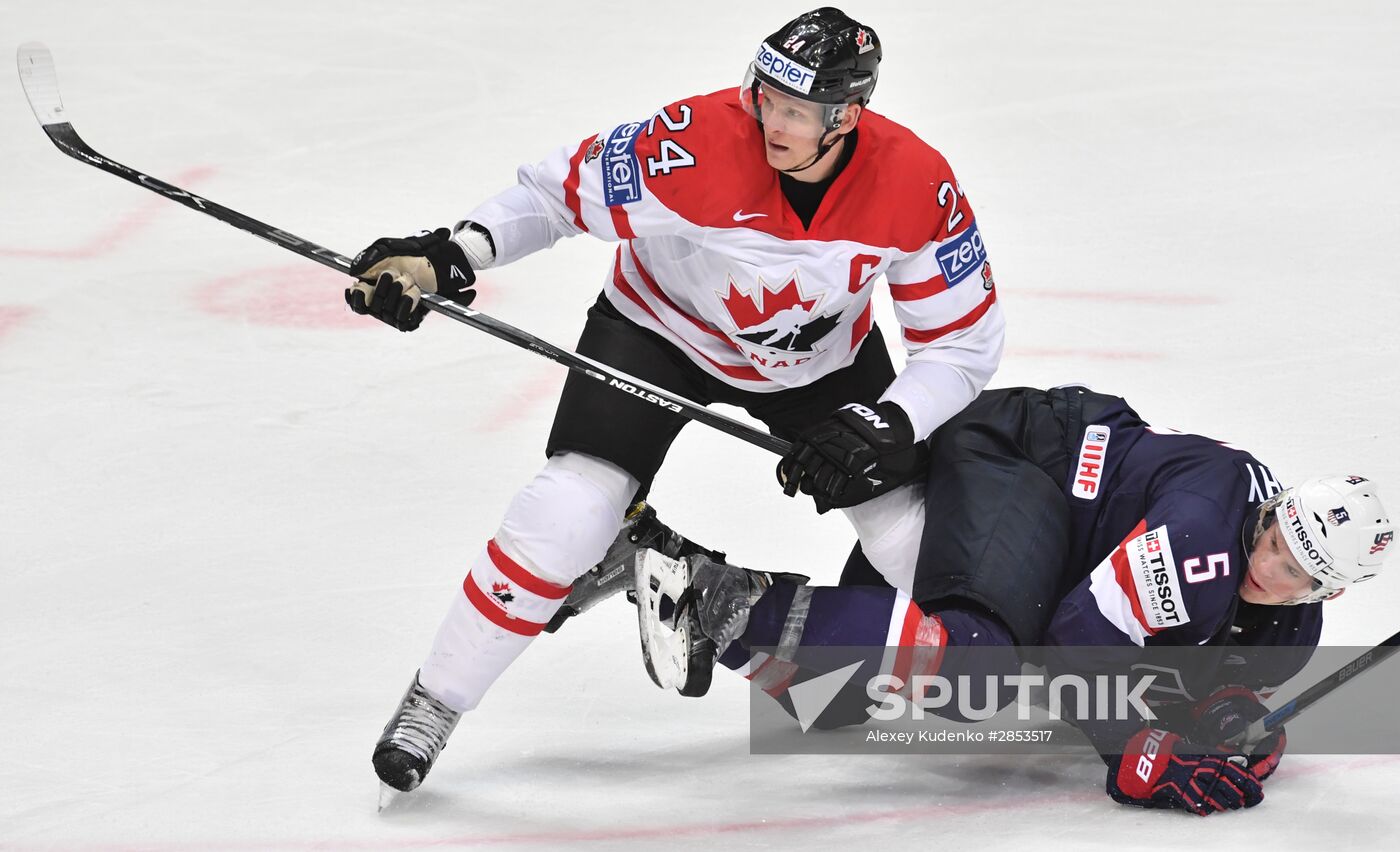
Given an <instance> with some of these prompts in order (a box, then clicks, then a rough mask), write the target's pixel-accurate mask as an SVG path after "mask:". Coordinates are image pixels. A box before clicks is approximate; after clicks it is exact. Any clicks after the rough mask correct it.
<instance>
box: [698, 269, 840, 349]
mask: <svg viewBox="0 0 1400 852" xmlns="http://www.w3.org/2000/svg"><path fill="white" fill-rule="evenodd" d="M717 295H719V297H720V300H721V301H722V302H723V303H724V309H725V310H726V311H728V312H729V317H730V319H732V320H734V325H735V327H736V328H737V329H738V331H737V333H736V334H735V335H734V336H735V337H737V338H739V339H740V340H744V341H747V342H749V343H752V344H754V345H756V346H762V347H764V348H767V349H774V350H777V351H779V352H800V353H803V354H806V355H811V354H814V353H815V352H816V344H817V341H819V340H821V339H822V338H823V337H825V336H826V335H827V334H829V333H830V332H831V330H832V329H833V328H835V327H836V324H837V323H838V322H840V320H841V315H840V313H837V314H834V315H832V316H814V313H815V310H814V309H815V308H816V306H817V304H818V303H820V302H821V296H814V297H813V298H811V299H804V298H802V289H801V287H800V285H799V284H798V282H797V273H796V272H795V271H794V272H793V274H792V276H791V277H789V278H788V280H787V282H786V283H785V284H783V285H782V286H781V287H779V288H777V289H776V290H775V289H773V288H772V287H769V286H768V284H767V283H766V282H764V280H763V278H762V277H761V276H760V277H759V278H758V286H757V287H756V288H754V293H753V295H752V296H750V295H749V294H748V293H745V292H743V291H742V290H740V289H739V288H738V286H737V285H736V284H735V283H734V279H733V277H730V279H729V288H728V290H727V291H726V292H724V293H719V294H717ZM755 360H761V359H757V358H755ZM774 366H787V364H785V363H783V364H775V365H774Z"/></svg>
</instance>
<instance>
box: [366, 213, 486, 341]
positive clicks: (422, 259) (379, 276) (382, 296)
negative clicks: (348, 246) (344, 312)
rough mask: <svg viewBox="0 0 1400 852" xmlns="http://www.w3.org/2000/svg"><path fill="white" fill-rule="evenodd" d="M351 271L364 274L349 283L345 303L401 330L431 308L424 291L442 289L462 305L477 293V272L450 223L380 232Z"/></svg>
mask: <svg viewBox="0 0 1400 852" xmlns="http://www.w3.org/2000/svg"><path fill="white" fill-rule="evenodd" d="M474 227H475V226H474ZM350 274H351V275H354V276H355V277H356V278H359V279H360V280H359V281H357V282H355V283H354V284H352V285H351V286H350V287H349V288H348V289H346V291H345V304H347V305H349V306H350V309H351V310H352V311H354V312H355V313H357V314H369V315H370V316H372V317H375V318H376V319H379V320H381V321H383V322H386V323H388V324H389V325H392V326H393V327H394V328H397V329H398V330H399V331H413V330H414V329H416V328H417V327H418V326H419V325H421V324H422V322H423V317H424V316H426V315H427V313H428V306H427V305H424V304H422V303H421V298H422V295H423V294H424V293H437V294H438V295H439V296H442V297H443V298H446V299H451V300H452V301H454V302H456V303H458V304H459V305H462V306H463V307H466V306H467V305H470V304H471V303H472V299H474V298H476V291H475V290H473V289H472V285H473V284H475V283H476V273H475V272H474V271H473V270H472V267H471V264H470V263H468V262H467V255H466V252H464V251H462V247H461V246H459V245H457V243H456V242H454V241H453V240H452V233H451V232H450V231H448V230H447V229H446V228H438V229H437V230H436V231H432V232H431V233H429V232H424V233H421V234H417V235H415V236H412V237H380V238H379V239H377V240H375V241H374V242H373V243H371V244H370V246H369V248H367V249H365V250H364V251H362V252H360V253H359V254H358V255H356V256H355V260H354V262H353V263H351V264H350Z"/></svg>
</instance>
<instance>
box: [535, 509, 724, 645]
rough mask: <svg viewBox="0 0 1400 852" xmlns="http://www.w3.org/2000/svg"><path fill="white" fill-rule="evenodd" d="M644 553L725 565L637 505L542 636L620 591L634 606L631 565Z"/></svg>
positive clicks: (719, 556) (576, 583)
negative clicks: (695, 556) (697, 557)
mask: <svg viewBox="0 0 1400 852" xmlns="http://www.w3.org/2000/svg"><path fill="white" fill-rule="evenodd" d="M643 549H651V550H655V551H658V552H659V553H662V554H664V555H666V556H670V557H672V558H679V557H681V556H689V555H691V554H694V553H703V554H706V555H708V556H709V557H710V558H711V559H714V560H716V561H718V562H723V561H724V554H723V553H721V552H719V551H717V550H708V549H706V548H704V547H701V546H700V545H698V544H696V543H695V542H693V541H691V540H690V539H688V538H686V537H685V536H683V535H681V534H680V533H678V532H676V531H675V530H673V529H671V528H670V527H668V526H666V525H665V524H663V523H662V522H661V521H660V519H658V518H657V517H656V509H655V508H653V507H652V506H650V505H648V504H647V503H645V502H639V503H637V504H636V505H634V506H633V507H632V508H631V509H629V510H628V512H627V517H626V518H625V520H624V522H623V525H622V529H621V530H620V531H619V532H618V534H617V538H616V539H615V540H614V541H613V543H612V546H611V547H609V548H608V552H607V555H606V556H604V557H603V560H602V561H601V562H599V563H598V564H597V565H595V566H594V567H593V568H592V569H591V570H590V571H589V572H588V573H587V574H584V575H583V576H582V577H580V578H578V579H577V580H575V581H574V588H573V591H571V592H570V593H569V597H568V598H567V599H565V601H564V605H563V606H561V607H560V608H559V611H558V612H556V613H555V614H554V617H553V618H551V619H550V620H549V624H548V625H547V626H546V627H545V629H544V630H545V632H546V633H553V632H554V631H556V630H558V629H559V627H560V625H562V624H563V623H564V622H565V621H568V620H569V619H570V618H573V617H574V616H576V615H582V614H583V613H585V612H587V611H588V610H590V609H592V608H593V607H595V606H597V605H598V604H600V603H602V602H603V601H605V600H607V599H608V598H610V597H612V596H613V595H616V594H618V593H620V592H623V591H625V592H627V597H628V600H630V601H632V603H636V602H637V601H636V594H635V593H634V592H633V591H632V587H633V571H632V564H633V562H634V560H635V557H636V555H637V552H638V551H639V550H643Z"/></svg>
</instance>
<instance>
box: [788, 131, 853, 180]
mask: <svg viewBox="0 0 1400 852" xmlns="http://www.w3.org/2000/svg"><path fill="white" fill-rule="evenodd" d="M832 134H835V138H833V139H832V140H831V141H830V142H818V143H817V153H816V154H815V155H813V157H812V159H811V161H809V162H808V163H807V164H806V165H805V166H798V167H797V168H794V169H779V170H778V171H780V172H782V173H783V174H785V175H790V174H795V173H797V172H805V171H806V170H808V169H810V168H811V167H812V166H815V165H816V164H817V163H820V162H821V159H822V157H825V156H826V155H827V154H828V153H830V152H831V149H832V148H835V147H836V143H838V142H840V141H841V134H840V133H837V132H836V131H835V130H828V131H827V135H828V136H830V135H832ZM822 138H823V139H825V138H826V137H825V136H823V137H822Z"/></svg>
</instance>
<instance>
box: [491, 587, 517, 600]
mask: <svg viewBox="0 0 1400 852" xmlns="http://www.w3.org/2000/svg"><path fill="white" fill-rule="evenodd" d="M491 597H493V598H495V599H496V600H498V601H500V602H501V603H510V602H511V601H513V600H515V595H513V594H511V593H510V583H492V584H491Z"/></svg>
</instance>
